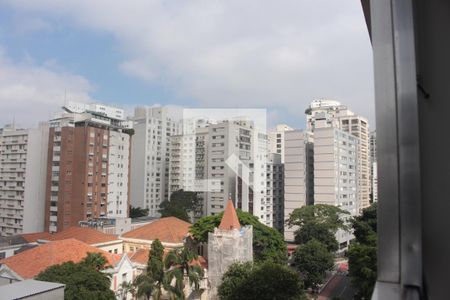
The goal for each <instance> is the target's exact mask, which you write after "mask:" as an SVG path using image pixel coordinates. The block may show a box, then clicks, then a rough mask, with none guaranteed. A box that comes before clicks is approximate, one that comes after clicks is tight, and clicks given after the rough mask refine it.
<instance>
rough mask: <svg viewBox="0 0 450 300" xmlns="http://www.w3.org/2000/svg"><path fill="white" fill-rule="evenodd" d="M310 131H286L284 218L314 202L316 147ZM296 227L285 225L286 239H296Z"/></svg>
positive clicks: (290, 240) (291, 240)
mask: <svg viewBox="0 0 450 300" xmlns="http://www.w3.org/2000/svg"><path fill="white" fill-rule="evenodd" d="M313 141H314V139H313V136H312V134H311V133H310V132H305V131H301V130H293V131H288V132H286V133H285V161H284V220H287V219H288V218H289V216H290V214H291V213H292V212H293V211H294V209H296V208H300V207H302V206H305V205H308V204H313V203H314V147H313ZM295 230H297V228H296V227H289V226H287V225H285V227H284V239H285V240H286V241H289V242H293V241H294V232H295Z"/></svg>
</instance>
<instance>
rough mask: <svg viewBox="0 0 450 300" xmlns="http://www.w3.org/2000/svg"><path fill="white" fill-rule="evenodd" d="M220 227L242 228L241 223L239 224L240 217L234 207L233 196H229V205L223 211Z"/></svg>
mask: <svg viewBox="0 0 450 300" xmlns="http://www.w3.org/2000/svg"><path fill="white" fill-rule="evenodd" d="M219 229H221V230H232V229H237V230H240V229H241V224H239V219H238V216H237V214H236V210H235V209H234V205H233V201H232V200H231V197H230V198H228V202H227V207H225V212H224V213H223V217H222V221H221V222H220V225H219Z"/></svg>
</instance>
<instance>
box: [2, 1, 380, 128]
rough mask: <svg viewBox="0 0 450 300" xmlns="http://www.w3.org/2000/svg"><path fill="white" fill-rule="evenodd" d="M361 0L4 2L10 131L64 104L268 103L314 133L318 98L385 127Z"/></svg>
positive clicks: (285, 119)
mask: <svg viewBox="0 0 450 300" xmlns="http://www.w3.org/2000/svg"><path fill="white" fill-rule="evenodd" d="M372 64H373V62H372V52H371V46H370V40H369V36H368V33H367V28H366V25H365V22H364V16H363V13H362V9H361V6H360V1H358V0H344V1H336V0H314V1H311V0H282V1H280V0H170V1H169V0H127V1H118V0H117V1H116V0H65V1H60V0H33V1H26V0H0V127H1V126H3V125H5V124H8V123H11V122H12V121H14V122H15V123H16V124H20V125H22V126H25V127H31V126H36V125H37V124H38V122H40V121H45V120H48V119H49V118H50V117H51V116H52V114H53V113H54V112H57V111H59V110H60V107H61V106H62V105H63V104H64V102H65V101H67V100H71V101H80V102H101V103H105V104H111V105H115V106H119V107H122V108H124V109H125V110H126V111H127V112H128V113H131V112H132V111H133V107H135V106H142V105H148V106H152V105H175V106H181V107H186V108H200V109H203V108H233V109H236V108H265V109H267V116H268V117H267V124H268V126H269V127H273V126H274V125H275V124H278V123H286V124H288V125H290V126H292V127H296V128H304V127H305V115H304V111H305V108H306V107H307V106H308V104H309V103H310V102H311V100H313V99H317V98H327V99H335V100H338V101H341V102H342V103H343V104H346V105H347V106H349V108H351V109H352V110H353V111H355V112H356V113H358V114H360V115H363V116H365V117H367V118H368V119H369V122H370V124H371V128H372V129H373V128H374V127H375V124H374V122H375V117H374V115H375V113H374V95H373V66H372Z"/></svg>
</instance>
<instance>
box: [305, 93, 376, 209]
mask: <svg viewBox="0 0 450 300" xmlns="http://www.w3.org/2000/svg"><path fill="white" fill-rule="evenodd" d="M305 113H306V121H307V129H308V131H310V132H315V129H317V128H328V127H332V128H339V129H341V130H343V131H345V132H348V133H350V134H352V135H353V136H355V137H357V139H358V201H357V205H358V210H359V211H361V210H362V209H364V208H365V207H368V206H369V205H370V186H371V184H370V157H369V123H368V121H367V119H366V118H364V117H362V116H359V115H356V114H355V113H353V112H352V111H351V110H349V109H348V107H347V106H345V105H342V104H341V103H340V102H338V101H334V100H313V101H312V102H311V104H310V106H309V107H308V108H307V109H306V112H305Z"/></svg>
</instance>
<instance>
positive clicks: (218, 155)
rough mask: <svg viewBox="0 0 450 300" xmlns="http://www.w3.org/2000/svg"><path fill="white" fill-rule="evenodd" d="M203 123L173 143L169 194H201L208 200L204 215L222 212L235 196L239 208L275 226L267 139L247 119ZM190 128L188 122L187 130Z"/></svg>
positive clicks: (177, 137)
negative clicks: (191, 192) (177, 192)
mask: <svg viewBox="0 0 450 300" xmlns="http://www.w3.org/2000/svg"><path fill="white" fill-rule="evenodd" d="M199 121H200V120H197V121H196V122H197V123H196V124H197V125H196V126H197V127H195V126H194V127H193V128H196V129H192V128H191V129H190V130H184V131H185V133H184V134H182V135H178V136H174V137H173V138H172V140H171V147H172V148H171V149H170V153H171V154H170V157H171V162H170V176H169V178H170V184H169V186H170V190H172V191H174V190H177V189H184V190H192V191H197V192H198V193H199V196H200V198H201V199H203V200H204V202H203V209H202V210H203V215H214V214H219V213H221V212H222V211H223V210H224V208H225V205H226V203H227V201H228V199H229V197H231V198H233V199H235V203H236V206H237V208H240V209H242V210H244V211H247V212H250V213H252V214H253V215H255V216H256V217H258V219H259V220H260V221H261V222H262V223H263V224H266V225H268V226H272V222H273V216H272V214H273V213H272V209H273V207H272V198H271V197H267V195H266V192H267V190H266V184H267V182H266V172H267V170H266V164H267V162H266V159H267V135H266V134H264V133H262V132H260V131H259V130H257V129H256V128H254V125H253V122H252V121H249V120H247V119H246V118H243V119H239V118H238V119H232V120H225V121H208V122H206V121H205V120H201V121H202V122H199ZM189 124H190V125H192V124H191V122H189V121H186V120H185V125H184V126H185V127H192V126H190V125H189ZM193 130H194V131H193ZM193 132H195V133H193Z"/></svg>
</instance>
